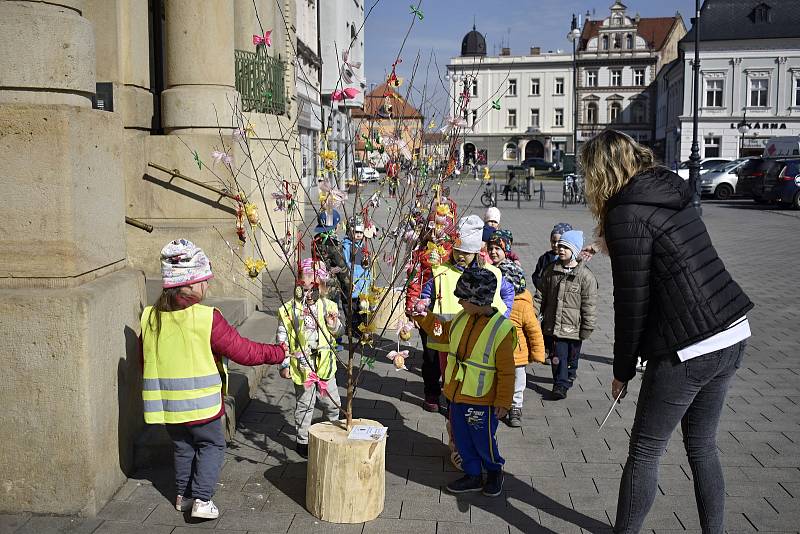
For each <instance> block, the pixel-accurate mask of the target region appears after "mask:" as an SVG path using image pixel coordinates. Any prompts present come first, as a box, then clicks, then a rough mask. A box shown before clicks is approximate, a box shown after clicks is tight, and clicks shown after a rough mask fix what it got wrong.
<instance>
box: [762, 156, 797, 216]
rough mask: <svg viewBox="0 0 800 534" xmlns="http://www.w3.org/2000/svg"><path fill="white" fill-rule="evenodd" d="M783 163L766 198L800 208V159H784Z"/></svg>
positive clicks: (793, 207)
mask: <svg viewBox="0 0 800 534" xmlns="http://www.w3.org/2000/svg"><path fill="white" fill-rule="evenodd" d="M783 163H784V165H783V168H782V169H781V171H780V172H779V173H778V176H777V180H776V181H775V184H774V185H773V186H772V189H771V190H770V191H769V192H768V193H767V194H765V195H764V198H765V199H767V200H770V201H774V202H777V203H778V204H788V205H789V206H791V207H792V209H796V210H800V159H789V160H784V161H783Z"/></svg>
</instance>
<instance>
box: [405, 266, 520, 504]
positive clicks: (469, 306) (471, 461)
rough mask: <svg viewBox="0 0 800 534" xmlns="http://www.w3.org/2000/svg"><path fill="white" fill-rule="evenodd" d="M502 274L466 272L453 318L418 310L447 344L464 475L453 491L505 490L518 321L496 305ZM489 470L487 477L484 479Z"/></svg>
mask: <svg viewBox="0 0 800 534" xmlns="http://www.w3.org/2000/svg"><path fill="white" fill-rule="evenodd" d="M496 286H497V277H496V276H495V275H494V273H492V272H491V271H489V270H487V269H483V268H470V269H467V270H465V271H464V273H463V274H462V275H461V277H460V278H459V279H458V282H457V283H456V287H455V290H454V292H453V293H454V295H455V296H456V297H457V298H458V302H459V304H460V305H461V306H462V308H463V311H461V312H459V313H457V314H456V315H455V317H453V318H452V319H451V320H445V319H444V318H442V317H438V316H436V315H435V314H433V313H426V312H424V311H421V312H418V313H420V315H419V316H417V317H416V320H417V323H418V324H419V326H420V327H421V328H422V329H423V330H425V332H426V333H427V334H428V336H431V337H432V338H434V340H436V341H437V342H439V343H444V344H447V346H448V353H447V367H446V368H445V373H444V395H445V396H446V397H447V399H448V400H449V401H450V407H449V410H448V417H449V418H450V425H451V428H452V431H453V436H454V438H455V443H456V447H457V448H458V453H459V454H460V456H461V460H462V464H461V467H462V469H463V470H464V476H463V477H462V478H460V479H458V480H455V481H453V482H451V483H449V484H448V485H447V490H448V491H450V492H451V493H466V492H472V491H483V494H484V495H487V496H491V497H495V496H498V495H500V494H501V493H502V490H503V464H504V463H505V460H503V458H502V457H501V456H500V452H499V450H498V449H497V440H496V439H495V433H496V431H497V423H498V420H499V419H502V418H503V417H505V416H506V414H508V411H509V409H510V408H511V403H512V397H513V394H514V349H515V348H516V346H517V334H516V331H515V328H514V325H513V324H512V323H511V321H510V320H508V319H506V318H505V317H504V316H503V314H502V313H500V312H498V310H497V308H495V307H493V306H492V300H493V298H494V294H495V289H496ZM483 470H485V471H486V474H487V476H486V481H485V482H484V480H483Z"/></svg>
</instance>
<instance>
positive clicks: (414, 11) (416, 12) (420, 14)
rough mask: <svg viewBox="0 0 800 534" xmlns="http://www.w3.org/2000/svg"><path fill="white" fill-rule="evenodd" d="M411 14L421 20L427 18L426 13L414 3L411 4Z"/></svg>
mask: <svg viewBox="0 0 800 534" xmlns="http://www.w3.org/2000/svg"><path fill="white" fill-rule="evenodd" d="M411 14H412V15H414V16H415V17H417V18H418V19H419V21H420V22H422V21H423V20H425V14H424V13H423V12H422V11H420V10H419V8H417V7H414V4H411Z"/></svg>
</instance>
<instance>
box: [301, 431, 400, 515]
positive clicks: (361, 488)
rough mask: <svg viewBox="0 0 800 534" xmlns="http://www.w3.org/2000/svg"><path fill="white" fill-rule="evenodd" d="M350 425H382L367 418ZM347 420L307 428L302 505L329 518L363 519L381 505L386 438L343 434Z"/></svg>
mask: <svg viewBox="0 0 800 534" xmlns="http://www.w3.org/2000/svg"><path fill="white" fill-rule="evenodd" d="M353 425H369V426H383V425H381V424H380V423H378V422H377V421H372V420H370V419H353ZM348 434H349V432H348V431H347V428H346V427H345V422H344V421H340V422H337V423H330V422H325V423H317V424H315V425H311V428H310V429H309V430H308V472H307V478H306V508H307V509H308V511H309V512H310V513H311V514H312V515H313V516H314V517H316V518H318V519H322V520H323V521H329V522H331V523H363V522H364V521H370V520H372V519H375V518H376V517H378V515H379V514H380V513H381V512H382V511H383V502H384V497H385V494H386V438H383V439H381V440H380V441H363V440H352V439H347V435H348Z"/></svg>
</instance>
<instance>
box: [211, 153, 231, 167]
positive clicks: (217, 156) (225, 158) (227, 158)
mask: <svg viewBox="0 0 800 534" xmlns="http://www.w3.org/2000/svg"><path fill="white" fill-rule="evenodd" d="M211 157H212V158H214V161H222V162H224V163H225V164H226V165H230V164H231V163H233V156H231V155H229V154H228V153H227V152H222V151H220V150H215V151H214V152H212V153H211Z"/></svg>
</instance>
